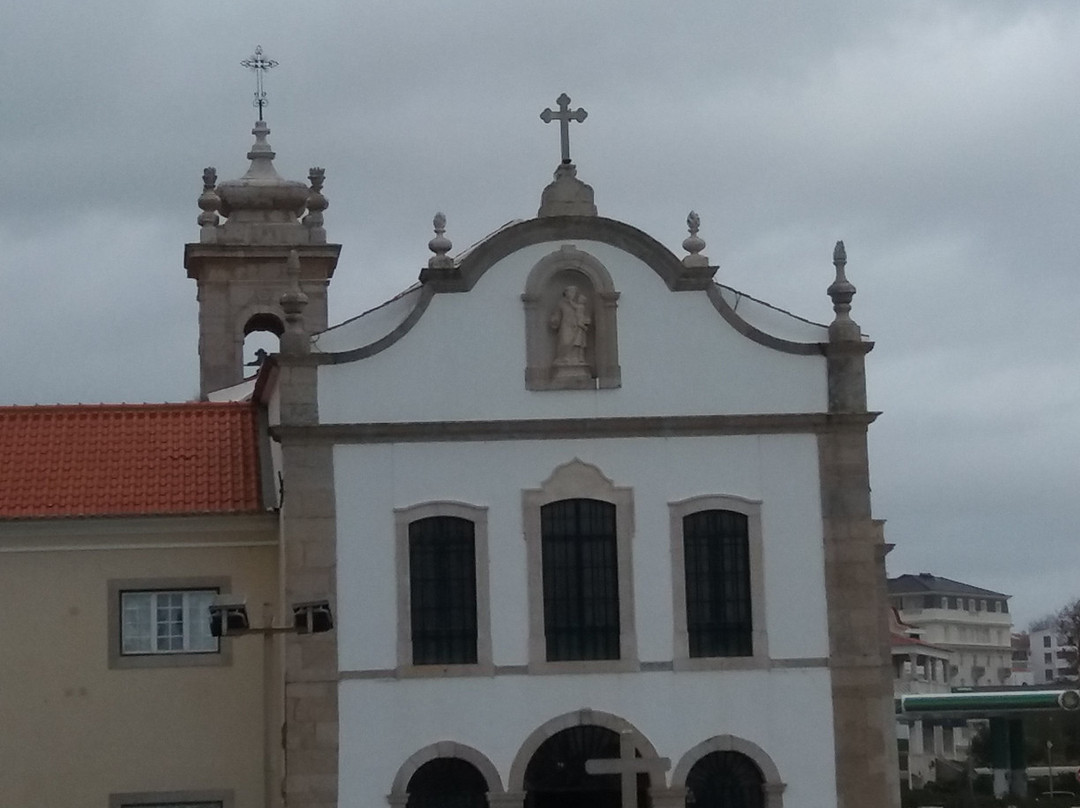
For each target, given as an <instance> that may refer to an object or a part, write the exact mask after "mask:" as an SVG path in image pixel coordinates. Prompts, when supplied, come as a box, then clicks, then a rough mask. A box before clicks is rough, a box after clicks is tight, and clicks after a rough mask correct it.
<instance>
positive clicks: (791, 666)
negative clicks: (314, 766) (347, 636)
mask: <svg viewBox="0 0 1080 808" xmlns="http://www.w3.org/2000/svg"><path fill="white" fill-rule="evenodd" d="M431 667H432V671H431V674H430V677H424V676H422V675H421V674H419V673H417V672H415V671H413V672H410V673H409V674H408V675H406V676H402V675H401V673H400V671H398V670H397V669H396V668H362V669H357V670H342V671H339V672H338V681H339V682H347V681H352V680H370V679H417V678H434V677H440V676H445V675H446V673H445V672H444V671H443V667H444V666H440V665H432V666H431ZM827 667H829V660H828V658H826V657H791V658H783V657H781V658H777V659H769V660H766V661H765V663H764V664H750V665H746V666H741V667H733V668H731V670H733V671H741V670H750V669H756V670H800V669H804V668H827ZM639 669H640V671H641V672H642V673H671V672H672V671H674V670H675V664H674V662H673V661H672V660H666V661H659V662H655V661H654V662H642V663H640V664H639ZM711 672H715V671H711ZM678 673H680V674H681V673H683V672H682V671H678ZM691 673H693V671H691ZM470 675H473V676H488V677H490V676H529V675H534V674H532V673H531V672H530V671H529V666H528V665H495V666H494V667H492V668H491V670H489V671H486V672H484V673H479V674H478V673H473V674H470ZM320 681H327V680H320Z"/></svg>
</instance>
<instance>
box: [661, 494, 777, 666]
mask: <svg viewBox="0 0 1080 808" xmlns="http://www.w3.org/2000/svg"><path fill="white" fill-rule="evenodd" d="M670 509H671V534H672V592H673V595H674V609H675V647H674V662H675V666H676V668H680V669H684V670H685V669H700V668H710V667H711V668H716V667H748V666H758V665H765V664H767V663H768V649H767V647H766V634H765V576H764V571H763V569H762V555H763V551H762V538H761V504H760V503H759V502H753V501H751V500H746V499H742V498H741V497H734V496H721V495H710V496H702V497H694V498H692V499H688V500H683V501H681V502H674V503H671V505H670Z"/></svg>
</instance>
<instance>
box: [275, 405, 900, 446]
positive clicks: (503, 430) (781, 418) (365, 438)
mask: <svg viewBox="0 0 1080 808" xmlns="http://www.w3.org/2000/svg"><path fill="white" fill-rule="evenodd" d="M878 415H879V413H876V412H870V413H784V414H775V415H675V416H635V417H612V418H535V419H525V420H519V419H508V420H503V421H412V422H401V423H389V422H386V423H371V424H319V425H316V426H274V427H271V429H270V434H271V436H272V437H273V438H274V439H275V440H278V441H289V442H300V443H436V442H463V441H494V440H544V439H550V438H563V439H571V440H574V439H578V440H587V439H595V438H641V437H657V438H680V437H703V436H710V435H761V434H785V433H787V434H797V433H807V434H818V433H824V432H832V431H835V430H846V429H865V428H866V427H867V426H868V425H869V424H871V423H873V421H874V420H875V419H876V418H877V416H878Z"/></svg>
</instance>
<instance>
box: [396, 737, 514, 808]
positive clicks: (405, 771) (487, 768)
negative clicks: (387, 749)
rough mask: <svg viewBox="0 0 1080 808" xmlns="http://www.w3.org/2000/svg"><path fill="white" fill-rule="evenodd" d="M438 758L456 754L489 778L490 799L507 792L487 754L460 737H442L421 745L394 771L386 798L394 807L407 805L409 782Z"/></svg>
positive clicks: (398, 807) (459, 758) (399, 807)
mask: <svg viewBox="0 0 1080 808" xmlns="http://www.w3.org/2000/svg"><path fill="white" fill-rule="evenodd" d="M438 758H457V759H458V760H463V761H465V762H466V763H468V764H470V765H471V766H473V767H474V768H475V769H476V770H477V771H478V772H480V775H481V776H482V777H483V778H484V780H485V781H487V785H488V791H487V793H488V802H489V804H490V803H491V802H492V800H491V798H492V797H496V798H498V797H499V796H500V795H502V794H503V793H504V789H503V783H502V778H501V777H500V776H499V770H498V769H497V768H495V764H493V763H492V762H491V761H490V760H489V759H488V757H487V756H486V755H485V754H484V753H483V752H480V751H478V750H476V749H474V748H473V747H471V746H466V745H465V744H462V743H458V742H457V741H439V742H437V743H433V744H430V745H428V746H425V747H424V748H423V749H418V750H417V751H416V752H414V753H413V754H412V755H410V756H409V758H408V759H407V760H406V761H405V762H404V763H402V764H401V768H399V769H398V770H397V774H396V775H394V783H393V785H392V786H391V787H390V793H389V794H387V795H386V801H387V802H388V803H389V804H390V805H392V806H394V807H395V808H404V806H405V805H406V804H407V803H408V801H409V792H408V788H409V782H410V781H411V780H412V778H413V775H414V774H416V773H417V772H418V771H419V770H420V767H422V766H423V765H424V764H425V763H430V762H431V761H433V760H437V759H438Z"/></svg>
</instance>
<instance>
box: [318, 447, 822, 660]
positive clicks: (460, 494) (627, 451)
mask: <svg viewBox="0 0 1080 808" xmlns="http://www.w3.org/2000/svg"><path fill="white" fill-rule="evenodd" d="M334 451H335V456H334V462H335V485H336V489H337V490H336V498H337V511H338V512H337V528H338V610H339V613H340V616H341V620H340V626H341V628H340V630H339V636H338V643H339V645H338V653H339V664H340V667H341V669H342V670H377V669H387V668H393V667H394V666H395V665H396V662H397V657H396V641H397V628H396V614H397V612H396V600H395V598H396V595H395V592H396V582H395V566H394V521H393V509H394V508H397V507H407V506H410V505H416V504H419V503H422V502H428V501H432V500H455V501H461V502H467V503H469V504H472V505H479V506H486V507H488V508H489V512H488V538H489V554H490V578H491V599H492V608H491V612H492V620H493V625H492V645H493V651H494V658H495V664H497V665H519V664H524V663H525V662H526V661H527V659H528V654H527V625H528V617H527V614H528V612H527V610H528V601H527V593H526V568H525V542H524V539H523V525H522V513H521V492H522V490H524V489H531V488H539V487H540V485H541V483H543V481H544V480H545V479H547V477H548V476H549V475H550V474H551V472H552V471H554V470H555V468H557V467H558V466H560V465H562V464H563V463H566V462H568V461H570V460H573V459H574V458H575V457H577V458H580V459H581V460H583V461H584V462H586V463H592V464H594V465H596V466H597V467H598V468H600V470H601V471H602V472H603V473H604V474H605V475H607V476H608V477H609V478H611V480H612V481H613V482H614V483H615V485H617V486H628V487H630V488H632V489H633V491H634V509H635V513H634V519H635V526H636V534H635V536H634V544H633V559H634V602H635V608H636V622H637V634H638V653H639V656H640V658H641V659H642V660H644V661H667V660H671V658H672V634H673V630H672V616H671V613H672V591H671V580H672V573H671V538H670V535H669V514H668V503H669V502H674V501H678V500H682V499H686V498H687V497H692V496H697V495H701V494H734V495H737V496H742V497H747V498H750V499H755V500H761V502H762V533H763V543H764V568H765V592H766V629H767V631H768V636H769V652H770V655H771V656H772V657H774V658H803V657H823V656H826V655H827V654H828V636H827V627H826V618H825V584H824V572H823V570H824V556H823V550H822V539H821V530H822V527H821V525H822V523H821V510H820V495H819V493H818V491H819V489H818V466H817V444H816V439H815V438H814V437H813V436H810V435H765V436H729V437H712V438H645V439H642V438H638V439H633V438H627V439H609V440H595V441H589V440H581V441H556V440H552V441H512V442H511V441H505V442H475V443H435V444H419V443H417V444H380V445H372V446H363V445H342V446H338V447H336V448H335V450H334Z"/></svg>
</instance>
